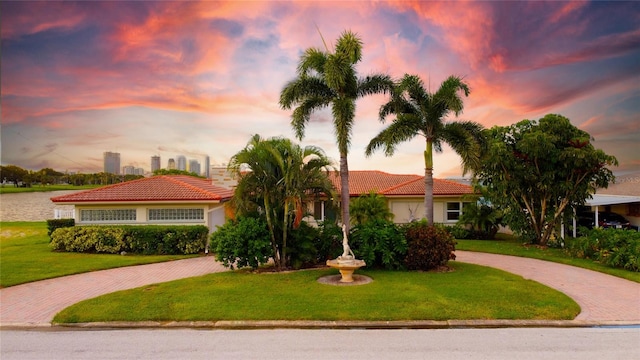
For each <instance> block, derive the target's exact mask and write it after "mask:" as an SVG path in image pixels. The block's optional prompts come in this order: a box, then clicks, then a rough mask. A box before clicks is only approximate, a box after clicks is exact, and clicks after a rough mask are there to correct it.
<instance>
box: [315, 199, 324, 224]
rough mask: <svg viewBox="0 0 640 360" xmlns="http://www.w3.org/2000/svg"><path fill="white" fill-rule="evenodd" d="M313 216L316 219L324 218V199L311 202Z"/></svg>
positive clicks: (321, 219)
mask: <svg viewBox="0 0 640 360" xmlns="http://www.w3.org/2000/svg"><path fill="white" fill-rule="evenodd" d="M313 218H314V219H316V220H318V221H323V220H324V201H316V202H314V203H313Z"/></svg>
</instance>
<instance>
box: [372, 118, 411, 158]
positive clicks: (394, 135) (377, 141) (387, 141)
mask: <svg viewBox="0 0 640 360" xmlns="http://www.w3.org/2000/svg"><path fill="white" fill-rule="evenodd" d="M419 125H420V118H419V117H417V116H413V115H411V114H402V115H400V116H398V118H396V119H395V120H394V121H393V122H392V123H391V124H390V125H389V126H388V127H387V128H386V129H384V130H382V131H381V132H380V133H379V134H378V135H376V137H374V138H373V139H372V140H371V141H370V142H369V145H367V148H366V149H365V155H366V156H371V154H373V152H374V151H375V150H377V149H379V148H384V154H385V156H392V155H393V154H394V153H395V150H396V148H397V146H398V145H399V144H401V143H403V142H405V141H409V140H411V139H413V138H414V137H415V136H416V135H418V133H419V132H420V130H419V129H420V127H419Z"/></svg>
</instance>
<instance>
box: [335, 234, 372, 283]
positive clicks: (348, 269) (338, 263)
mask: <svg viewBox="0 0 640 360" xmlns="http://www.w3.org/2000/svg"><path fill="white" fill-rule="evenodd" d="M342 249H343V251H342V255H340V256H338V257H337V258H336V259H334V260H327V266H330V267H332V268H334V269H338V270H339V271H340V274H341V275H342V278H341V279H340V282H341V283H352V282H353V272H354V271H356V270H358V269H359V268H361V267H363V266H366V265H367V264H366V263H365V262H364V260H358V259H356V257H355V255H354V254H353V251H351V247H349V239H348V238H347V226H346V225H344V224H343V225H342Z"/></svg>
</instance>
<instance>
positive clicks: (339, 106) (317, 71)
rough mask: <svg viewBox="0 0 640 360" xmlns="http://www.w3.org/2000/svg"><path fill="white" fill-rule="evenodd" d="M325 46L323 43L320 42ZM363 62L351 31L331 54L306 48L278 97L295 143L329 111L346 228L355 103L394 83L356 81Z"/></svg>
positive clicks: (380, 78) (378, 78)
mask: <svg viewBox="0 0 640 360" xmlns="http://www.w3.org/2000/svg"><path fill="white" fill-rule="evenodd" d="M323 42H324V39H323ZM361 59H362V41H361V40H360V38H359V37H358V36H357V35H356V34H354V33H352V32H351V31H345V32H343V33H342V34H341V35H340V38H338V41H337V42H336V46H335V49H334V51H333V52H330V51H329V49H328V48H327V46H326V44H325V51H323V50H321V49H317V48H309V49H307V50H306V51H305V53H304V54H303V55H302V56H301V58H300V62H299V64H298V69H297V75H298V77H297V78H296V79H294V80H292V81H290V82H288V83H287V84H286V85H285V87H284V88H283V89H282V92H281V93H280V106H281V107H282V108H283V109H286V110H289V109H291V108H292V107H294V106H296V108H295V109H294V111H293V115H292V120H291V125H292V126H293V128H294V130H295V132H296V136H297V137H298V139H302V138H303V136H304V130H305V125H306V124H307V122H309V121H310V119H311V114H312V113H313V112H314V111H317V110H320V109H323V108H326V107H329V106H330V107H331V112H332V115H333V126H334V131H335V133H336V137H337V143H338V151H339V153H340V186H341V194H340V195H341V207H342V223H343V224H345V225H346V226H347V227H348V226H349V166H348V162H347V155H348V153H349V145H350V143H351V129H352V127H353V122H354V119H355V113H356V99H358V98H360V97H363V96H365V95H371V94H379V93H385V92H387V91H390V90H391V88H392V86H393V81H392V80H391V78H390V77H389V76H388V75H384V74H373V75H369V76H366V77H364V78H359V77H358V76H357V72H356V69H355V65H356V63H358V62H359V61H360V60H361Z"/></svg>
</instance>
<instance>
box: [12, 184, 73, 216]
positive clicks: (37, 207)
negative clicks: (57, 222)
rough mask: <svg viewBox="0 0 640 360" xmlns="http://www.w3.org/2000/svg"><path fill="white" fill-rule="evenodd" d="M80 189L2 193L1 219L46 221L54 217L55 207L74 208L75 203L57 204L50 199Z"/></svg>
mask: <svg viewBox="0 0 640 360" xmlns="http://www.w3.org/2000/svg"><path fill="white" fill-rule="evenodd" d="M75 192H78V190H64V191H47V192H32V193H17V194H0V221H45V220H47V219H53V210H54V209H73V205H56V204H54V203H53V202H52V201H51V200H50V199H51V198H52V197H55V196H61V195H66V194H71V193H75Z"/></svg>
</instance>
